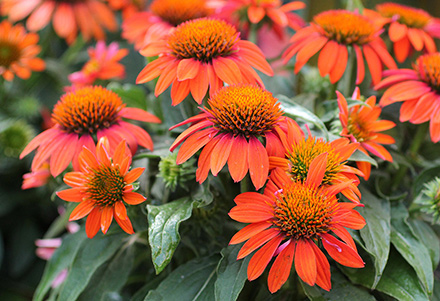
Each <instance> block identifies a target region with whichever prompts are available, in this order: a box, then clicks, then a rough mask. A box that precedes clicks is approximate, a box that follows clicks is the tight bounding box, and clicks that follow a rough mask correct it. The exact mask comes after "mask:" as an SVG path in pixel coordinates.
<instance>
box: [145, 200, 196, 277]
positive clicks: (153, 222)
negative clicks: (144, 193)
mask: <svg viewBox="0 0 440 301" xmlns="http://www.w3.org/2000/svg"><path fill="white" fill-rule="evenodd" d="M193 204H194V201H192V200H189V199H188V198H183V199H179V200H176V201H173V202H171V203H168V204H165V205H161V206H153V205H147V210H148V224H149V227H148V241H149V243H150V247H151V257H152V260H153V264H154V268H155V269H156V273H157V274H159V273H160V272H162V270H163V269H164V268H165V267H166V265H167V264H168V263H169V262H170V261H171V258H172V257H173V254H174V250H175V249H176V248H177V246H178V245H179V242H180V235H179V225H180V223H181V222H183V221H185V220H187V219H188V218H190V217H191V213H192V209H193Z"/></svg>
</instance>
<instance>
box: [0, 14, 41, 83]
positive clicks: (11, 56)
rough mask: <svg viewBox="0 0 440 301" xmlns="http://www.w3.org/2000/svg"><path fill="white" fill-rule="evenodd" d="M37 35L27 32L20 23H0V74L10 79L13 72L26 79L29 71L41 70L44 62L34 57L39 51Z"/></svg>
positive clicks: (12, 76) (29, 74) (29, 73)
mask: <svg viewBox="0 0 440 301" xmlns="http://www.w3.org/2000/svg"><path fill="white" fill-rule="evenodd" d="M38 39H39V36H38V35H37V34H35V33H27V32H26V30H25V29H24V27H23V26H22V25H19V24H17V25H14V26H12V24H11V23H9V22H8V21H6V20H5V21H3V22H1V23H0V75H1V76H3V78H4V79H6V80H8V81H11V80H12V79H13V78H14V74H15V75H17V76H18V77H20V78H22V79H28V78H29V77H30V76H31V71H42V70H44V68H45V63H44V61H43V60H42V59H40V58H38V57H36V56H37V54H38V53H40V50H41V48H40V46H38V45H37V42H38Z"/></svg>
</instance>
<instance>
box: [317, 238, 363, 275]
mask: <svg viewBox="0 0 440 301" xmlns="http://www.w3.org/2000/svg"><path fill="white" fill-rule="evenodd" d="M322 245H323V246H324V248H325V250H326V251H327V252H328V254H329V255H330V256H331V257H332V258H333V259H334V260H336V261H337V262H338V263H340V264H342V265H345V266H347V267H351V268H363V267H364V266H365V264H364V261H363V260H362V258H361V257H360V256H359V254H358V253H357V252H356V251H355V250H353V249H352V248H351V247H350V246H348V245H346V244H345V243H343V242H342V241H340V240H339V239H336V238H335V237H333V236H331V235H330V234H323V235H322Z"/></svg>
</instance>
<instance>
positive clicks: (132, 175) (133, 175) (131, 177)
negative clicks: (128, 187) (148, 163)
mask: <svg viewBox="0 0 440 301" xmlns="http://www.w3.org/2000/svg"><path fill="white" fill-rule="evenodd" d="M144 170H145V168H144V167H136V168H133V169H132V170H131V171H130V172H129V173H128V174H126V175H125V176H124V182H125V183H126V184H130V183H133V182H134V181H136V180H137V179H138V178H139V177H140V176H141V174H142V173H143V172H144Z"/></svg>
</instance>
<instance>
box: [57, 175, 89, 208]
mask: <svg viewBox="0 0 440 301" xmlns="http://www.w3.org/2000/svg"><path fill="white" fill-rule="evenodd" d="M66 176H67V174H66ZM83 190H84V188H83V187H75V188H70V189H66V190H61V191H57V192H56V194H57V196H58V197H59V198H60V199H62V200H64V201H66V202H75V203H79V202H82V201H83V198H84V194H83V193H82V192H83Z"/></svg>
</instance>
